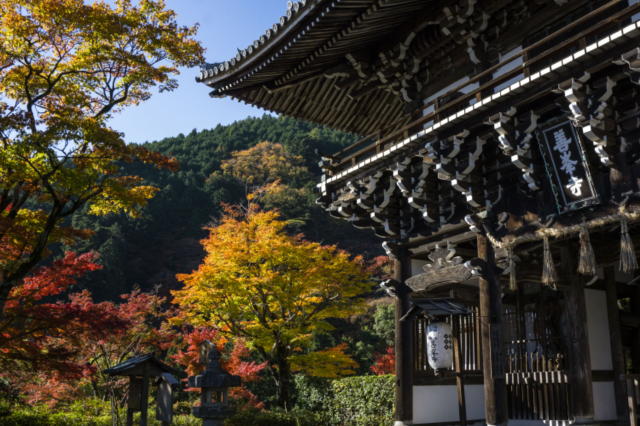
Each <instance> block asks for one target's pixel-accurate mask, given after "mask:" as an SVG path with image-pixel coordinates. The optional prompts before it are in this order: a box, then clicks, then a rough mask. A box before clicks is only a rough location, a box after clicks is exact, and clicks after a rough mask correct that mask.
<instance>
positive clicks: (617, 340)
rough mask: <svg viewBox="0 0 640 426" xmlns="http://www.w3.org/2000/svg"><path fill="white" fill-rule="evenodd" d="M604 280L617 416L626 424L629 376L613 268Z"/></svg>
mask: <svg viewBox="0 0 640 426" xmlns="http://www.w3.org/2000/svg"><path fill="white" fill-rule="evenodd" d="M604 280H605V282H606V291H607V316H608V318H609V336H610V337H611V360H612V363H613V372H614V382H613V383H614V386H615V394H616V414H617V415H618V420H619V421H621V422H624V421H625V420H627V419H628V418H629V410H628V407H627V376H626V374H625V373H626V367H625V361H624V348H623V346H622V333H621V329H620V312H619V310H618V292H617V285H616V272H615V269H614V267H613V266H607V267H605V268H604Z"/></svg>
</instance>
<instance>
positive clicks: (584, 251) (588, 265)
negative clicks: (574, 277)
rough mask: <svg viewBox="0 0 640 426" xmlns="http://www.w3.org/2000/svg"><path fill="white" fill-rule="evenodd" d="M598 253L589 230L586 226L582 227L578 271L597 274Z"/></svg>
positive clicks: (582, 273)
mask: <svg viewBox="0 0 640 426" xmlns="http://www.w3.org/2000/svg"><path fill="white" fill-rule="evenodd" d="M596 266H597V264H596V255H595V253H594V251H593V246H592V245H591V238H589V231H588V230H587V227H586V226H583V227H581V228H580V261H579V262H578V273H579V274H580V275H589V276H594V275H596V274H597V273H598V272H597V269H596Z"/></svg>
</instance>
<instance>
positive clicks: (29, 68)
mask: <svg viewBox="0 0 640 426" xmlns="http://www.w3.org/2000/svg"><path fill="white" fill-rule="evenodd" d="M196 31H197V27H183V26H179V25H178V24H177V22H176V20H175V13H174V12H173V11H172V10H169V9H166V5H165V2H164V1H162V0H139V1H131V0H115V1H113V2H111V1H104V0H95V1H84V0H0V259H3V262H2V268H1V269H0V284H4V283H7V282H9V283H12V282H14V281H17V280H19V279H20V278H22V277H24V276H25V274H26V273H27V272H28V271H29V269H30V268H32V267H33V266H34V265H35V264H37V262H38V261H39V260H40V259H41V258H42V256H43V254H44V253H45V251H46V247H47V245H48V244H50V243H53V242H59V241H61V239H62V238H64V236H65V235H71V234H75V235H78V233H77V232H75V231H73V230H65V229H64V228H63V226H62V223H64V220H65V218H67V217H69V216H70V215H71V214H73V213H74V212H76V211H77V210H79V209H80V208H82V207H83V206H85V205H87V204H89V205H90V210H91V212H93V213H96V214H107V213H111V212H119V211H124V212H126V213H128V214H132V215H135V214H136V212H137V211H138V210H139V208H140V207H141V206H142V205H144V203H145V202H146V200H148V199H149V198H151V197H152V196H153V194H154V193H155V189H154V188H151V187H149V186H147V185H144V183H143V182H142V181H141V179H137V178H135V177H126V176H125V177H123V176H120V168H119V167H118V165H119V163H120V162H130V161H142V162H146V163H150V164H154V165H156V166H160V167H168V168H174V167H175V162H174V161H172V160H171V159H168V158H164V157H162V156H160V155H157V154H154V153H150V152H148V151H146V150H145V149H144V148H142V147H140V146H136V145H127V144H126V143H125V142H124V140H123V135H122V134H120V133H118V132H116V131H114V130H113V129H110V128H109V126H108V124H107V123H108V120H109V119H110V118H111V117H112V116H113V114H114V113H116V112H119V111H120V110H122V109H123V108H125V107H126V106H129V105H135V104H138V103H140V102H142V101H144V100H146V99H148V98H149V96H150V95H151V92H152V89H154V88H157V89H159V90H171V89H173V88H175V87H176V82H175V79H174V78H173V76H175V75H176V74H177V73H178V67H180V66H194V65H196V64H199V63H201V62H202V54H203V49H202V47H201V46H200V44H199V43H198V42H197V41H196V40H195V39H194V38H193V37H194V36H195V34H196ZM34 206H37V207H34ZM34 217H37V218H38V220H34V219H33V218H34ZM7 259H13V260H12V261H8V260H7ZM11 285H13V284H7V285H0V308H1V307H2V306H1V304H2V300H3V294H4V293H6V292H7V291H8V289H10V287H11ZM0 311H1V309H0Z"/></svg>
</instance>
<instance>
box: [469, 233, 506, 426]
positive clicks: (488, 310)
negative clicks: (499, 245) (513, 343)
mask: <svg viewBox="0 0 640 426" xmlns="http://www.w3.org/2000/svg"><path fill="white" fill-rule="evenodd" d="M476 241H477V249H478V257H479V258H480V259H482V260H484V261H485V262H486V265H487V270H486V275H485V277H483V278H480V279H479V286H480V297H479V304H480V306H479V308H480V333H481V336H480V339H481V344H482V372H483V375H484V411H485V417H486V423H487V425H503V424H506V423H507V416H508V414H507V387H506V382H505V374H504V347H503V342H502V299H501V294H500V293H501V291H500V283H499V281H498V280H497V278H496V276H495V259H494V252H493V247H491V245H490V244H489V241H488V240H487V237H485V236H484V235H480V234H479V235H478V236H477V237H476Z"/></svg>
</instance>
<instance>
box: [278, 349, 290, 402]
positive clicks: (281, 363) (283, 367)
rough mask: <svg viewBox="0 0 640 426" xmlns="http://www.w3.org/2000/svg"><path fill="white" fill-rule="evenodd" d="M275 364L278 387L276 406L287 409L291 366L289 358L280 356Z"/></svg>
mask: <svg viewBox="0 0 640 426" xmlns="http://www.w3.org/2000/svg"><path fill="white" fill-rule="evenodd" d="M276 365H277V375H278V377H277V379H276V385H277V387H278V406H279V407H281V408H284V409H285V410H288V409H289V408H291V407H290V405H291V401H290V398H291V394H290V392H289V391H290V389H291V367H290V366H289V360H287V358H286V357H285V356H280V357H278V359H277V360H276Z"/></svg>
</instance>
